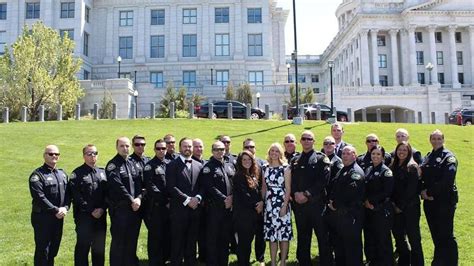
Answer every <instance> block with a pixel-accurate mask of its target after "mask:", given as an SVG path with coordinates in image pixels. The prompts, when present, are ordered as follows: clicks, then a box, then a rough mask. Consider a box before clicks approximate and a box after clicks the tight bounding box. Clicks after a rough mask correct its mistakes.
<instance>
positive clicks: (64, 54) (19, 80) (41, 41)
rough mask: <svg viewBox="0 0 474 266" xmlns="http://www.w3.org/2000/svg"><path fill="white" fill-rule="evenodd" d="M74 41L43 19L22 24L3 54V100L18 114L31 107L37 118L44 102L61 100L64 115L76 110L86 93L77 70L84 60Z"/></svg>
mask: <svg viewBox="0 0 474 266" xmlns="http://www.w3.org/2000/svg"><path fill="white" fill-rule="evenodd" d="M73 52H74V42H73V41H72V40H70V39H69V38H61V37H60V36H59V34H58V32H57V31H56V30H54V29H52V28H49V27H46V26H45V25H44V24H43V23H42V22H37V23H35V24H33V25H32V26H31V29H30V28H28V26H25V27H24V28H23V32H22V34H21V35H20V36H19V37H18V39H17V40H16V42H15V43H13V44H12V46H11V48H9V47H6V48H5V54H4V55H3V56H1V57H0V77H2V78H0V87H3V88H4V93H3V95H1V96H0V97H2V100H1V102H3V103H4V104H5V105H6V106H8V107H10V110H11V112H12V115H18V114H19V113H20V110H21V107H22V106H26V107H27V108H28V114H29V117H30V118H31V119H32V120H36V119H37V117H38V110H39V107H40V106H41V105H45V106H49V108H50V109H53V110H55V109H56V108H54V107H55V106H57V105H58V104H61V105H62V106H63V113H64V116H65V117H71V116H73V114H74V108H75V105H76V103H77V101H78V100H79V99H80V98H81V97H82V96H83V95H84V93H83V91H82V89H81V87H80V84H79V81H78V79H77V77H76V73H78V72H79V70H80V68H81V64H82V61H81V59H80V58H75V57H74V55H73Z"/></svg>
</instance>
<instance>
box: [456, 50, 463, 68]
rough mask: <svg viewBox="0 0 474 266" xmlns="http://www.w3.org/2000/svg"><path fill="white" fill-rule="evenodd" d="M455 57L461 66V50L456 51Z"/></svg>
mask: <svg viewBox="0 0 474 266" xmlns="http://www.w3.org/2000/svg"><path fill="white" fill-rule="evenodd" d="M456 59H457V61H458V65H459V66H461V65H462V64H463V62H462V52H461V51H457V52H456Z"/></svg>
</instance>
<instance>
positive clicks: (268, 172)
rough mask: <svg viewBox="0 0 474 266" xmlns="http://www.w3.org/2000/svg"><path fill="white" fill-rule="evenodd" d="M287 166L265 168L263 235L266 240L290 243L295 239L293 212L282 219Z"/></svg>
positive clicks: (289, 212)
mask: <svg viewBox="0 0 474 266" xmlns="http://www.w3.org/2000/svg"><path fill="white" fill-rule="evenodd" d="M286 167H287V166H283V165H282V166H277V167H271V166H268V165H267V166H265V167H264V181H265V184H266V186H267V192H266V194H265V211H264V225H263V234H264V238H265V240H270V241H272V242H275V241H289V240H291V239H292V238H293V231H292V229H291V211H290V206H288V212H287V213H286V214H285V215H284V216H282V217H280V209H281V205H282V204H283V202H284V197H285V192H286V191H285V176H284V172H285V168H286Z"/></svg>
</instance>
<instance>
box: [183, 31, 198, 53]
mask: <svg viewBox="0 0 474 266" xmlns="http://www.w3.org/2000/svg"><path fill="white" fill-rule="evenodd" d="M195 56H197V35H196V34H184V35H183V57H195Z"/></svg>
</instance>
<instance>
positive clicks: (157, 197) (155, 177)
mask: <svg viewBox="0 0 474 266" xmlns="http://www.w3.org/2000/svg"><path fill="white" fill-rule="evenodd" d="M154 150H155V157H153V159H151V160H150V161H148V162H147V164H146V165H145V171H144V180H145V184H146V190H147V198H148V206H147V212H146V213H147V218H146V219H147V221H148V223H147V224H148V260H149V265H165V262H166V260H167V259H168V258H169V256H170V245H169V243H170V241H171V235H170V213H169V196H168V192H167V191H166V176H165V173H166V165H167V164H168V163H169V161H168V160H167V159H165V154H166V143H165V141H164V140H162V139H159V140H157V141H155V145H154Z"/></svg>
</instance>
